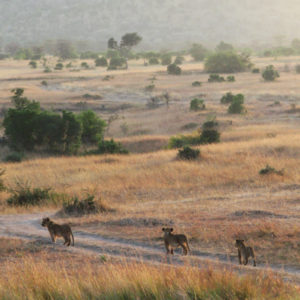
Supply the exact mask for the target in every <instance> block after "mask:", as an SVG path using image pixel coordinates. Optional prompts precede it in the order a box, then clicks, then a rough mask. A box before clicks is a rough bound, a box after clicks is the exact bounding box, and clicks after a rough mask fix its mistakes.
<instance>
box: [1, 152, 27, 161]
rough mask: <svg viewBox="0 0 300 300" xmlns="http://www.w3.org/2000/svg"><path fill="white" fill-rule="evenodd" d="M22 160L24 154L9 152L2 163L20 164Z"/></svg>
mask: <svg viewBox="0 0 300 300" xmlns="http://www.w3.org/2000/svg"><path fill="white" fill-rule="evenodd" d="M23 158H24V154H23V153H20V152H11V153H9V154H7V155H6V157H5V158H4V161H6V162H21V161H22V160H23Z"/></svg>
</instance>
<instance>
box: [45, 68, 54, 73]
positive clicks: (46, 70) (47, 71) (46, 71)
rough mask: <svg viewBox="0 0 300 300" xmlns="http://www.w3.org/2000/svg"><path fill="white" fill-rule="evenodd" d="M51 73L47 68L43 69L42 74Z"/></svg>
mask: <svg viewBox="0 0 300 300" xmlns="http://www.w3.org/2000/svg"><path fill="white" fill-rule="evenodd" d="M51 72H52V71H51V69H50V68H49V67H45V69H44V73H51Z"/></svg>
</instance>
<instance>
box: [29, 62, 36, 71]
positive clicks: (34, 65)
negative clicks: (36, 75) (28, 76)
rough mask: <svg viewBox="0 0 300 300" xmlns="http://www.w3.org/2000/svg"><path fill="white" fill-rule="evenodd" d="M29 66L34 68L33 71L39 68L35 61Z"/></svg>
mask: <svg viewBox="0 0 300 300" xmlns="http://www.w3.org/2000/svg"><path fill="white" fill-rule="evenodd" d="M29 66H30V67H31V68H32V69H36V68H37V62H36V61H34V60H31V61H30V62H29Z"/></svg>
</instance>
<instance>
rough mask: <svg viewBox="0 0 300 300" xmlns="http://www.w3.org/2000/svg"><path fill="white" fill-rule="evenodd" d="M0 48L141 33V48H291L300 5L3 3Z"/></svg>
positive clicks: (94, 44) (93, 42) (131, 0)
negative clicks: (200, 45)
mask: <svg viewBox="0 0 300 300" xmlns="http://www.w3.org/2000/svg"><path fill="white" fill-rule="evenodd" d="M0 11H1V14H2V16H1V20H0V25H1V34H0V38H1V44H2V46H3V45H5V44H7V43H10V42H17V43H19V44H20V45H22V46H27V45H36V44H41V43H43V42H45V41H46V40H56V39H67V40H72V41H82V42H83V43H86V47H87V48H91V49H97V50H104V49H105V48H106V41H107V40H108V38H110V37H115V38H116V39H119V38H120V37H121V36H122V35H123V34H124V33H126V32H138V33H139V34H140V35H141V36H142V37H143V41H142V43H141V44H140V46H139V47H140V49H162V48H164V49H166V48H184V47H187V46H188V45H190V44H191V43H203V44H205V45H207V46H210V47H213V46H214V45H216V44H217V43H218V42H220V41H221V40H223V41H226V42H230V43H233V44H234V45H236V46H251V45H252V46H255V47H256V48H259V47H260V46H264V45H270V44H273V45H280V44H283V45H285V44H286V45H288V44H289V43H290V41H291V40H292V39H293V38H298V37H300V34H299V35H298V33H297V32H298V31H297V29H298V28H299V27H300V19H299V18H298V12H300V2H299V1H296V0H289V4H286V1H283V0H273V1H271V0H263V1H258V0H244V1H239V0H228V1H221V0H189V1H186V0H165V1H159V0H151V1H143V0H113V1H112V0H88V1H84V0H39V1H36V0H2V1H1V3H0Z"/></svg>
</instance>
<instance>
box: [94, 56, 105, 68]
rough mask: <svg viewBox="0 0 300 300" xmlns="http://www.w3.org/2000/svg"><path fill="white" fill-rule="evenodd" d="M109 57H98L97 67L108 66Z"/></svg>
mask: <svg viewBox="0 0 300 300" xmlns="http://www.w3.org/2000/svg"><path fill="white" fill-rule="evenodd" d="M107 65H108V63H107V59H106V58H105V57H103V56H102V57H98V58H96V59H95V66H96V67H107Z"/></svg>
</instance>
